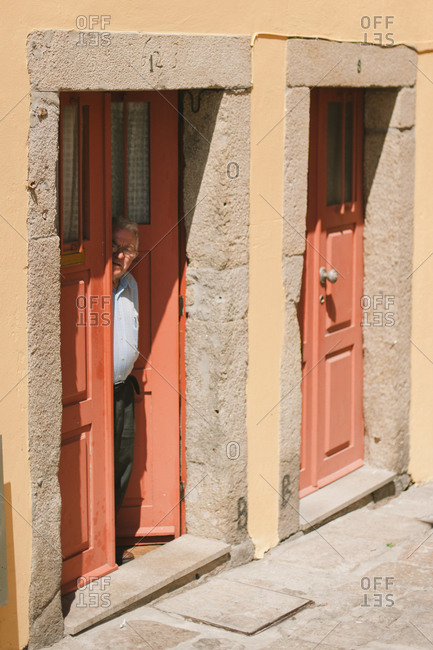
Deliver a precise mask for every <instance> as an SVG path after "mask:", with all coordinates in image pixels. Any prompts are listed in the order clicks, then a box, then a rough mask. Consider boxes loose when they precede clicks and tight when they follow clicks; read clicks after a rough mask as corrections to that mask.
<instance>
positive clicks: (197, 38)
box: [27, 30, 251, 91]
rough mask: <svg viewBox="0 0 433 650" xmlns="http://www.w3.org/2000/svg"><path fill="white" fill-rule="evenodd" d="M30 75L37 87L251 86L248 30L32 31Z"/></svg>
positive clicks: (81, 88)
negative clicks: (229, 32) (241, 32)
mask: <svg viewBox="0 0 433 650" xmlns="http://www.w3.org/2000/svg"><path fill="white" fill-rule="evenodd" d="M27 47H28V67H29V74H30V80H31V83H32V84H35V85H36V88H37V89H38V90H51V91H61V90H74V91H80V90H105V91H110V90H122V91H129V90H155V89H158V90H170V89H177V88H233V89H238V88H249V87H250V86H251V47H250V40H249V37H248V36H224V35H220V34H209V35H206V34H143V33H136V32H98V31H78V30H77V31H63V30H46V31H35V32H32V33H31V34H30V35H29V36H28V41H27Z"/></svg>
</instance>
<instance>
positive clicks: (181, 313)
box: [179, 296, 183, 316]
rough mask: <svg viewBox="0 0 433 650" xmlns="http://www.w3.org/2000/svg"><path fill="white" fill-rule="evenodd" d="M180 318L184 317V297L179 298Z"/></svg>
mask: <svg viewBox="0 0 433 650" xmlns="http://www.w3.org/2000/svg"><path fill="white" fill-rule="evenodd" d="M179 316H183V296H179Z"/></svg>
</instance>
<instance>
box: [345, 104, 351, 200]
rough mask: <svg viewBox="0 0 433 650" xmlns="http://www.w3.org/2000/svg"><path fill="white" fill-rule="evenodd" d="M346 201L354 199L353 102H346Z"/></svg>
mask: <svg viewBox="0 0 433 650" xmlns="http://www.w3.org/2000/svg"><path fill="white" fill-rule="evenodd" d="M345 109H346V116H345V138H344V202H345V203H347V202H349V201H352V167H353V159H352V152H353V102H346V104H345Z"/></svg>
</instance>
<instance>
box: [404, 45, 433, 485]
mask: <svg viewBox="0 0 433 650" xmlns="http://www.w3.org/2000/svg"><path fill="white" fill-rule="evenodd" d="M418 68H419V72H418V75H417V105H416V134H417V138H416V158H415V168H416V176H415V237H414V254H413V269H414V271H413V275H412V291H413V304H412V310H413V311H412V358H411V363H412V368H411V410H410V464H409V471H410V473H411V475H412V478H413V479H414V480H415V481H417V482H418V481H419V482H422V481H431V480H433V399H432V397H431V394H430V390H431V387H432V386H433V330H432V324H433V300H432V288H431V285H432V278H433V220H432V213H433V198H432V194H431V191H430V188H431V185H432V151H433V128H432V111H433V53H432V52H430V53H428V52H426V53H424V54H420V56H419V57H418ZM421 134H422V135H421Z"/></svg>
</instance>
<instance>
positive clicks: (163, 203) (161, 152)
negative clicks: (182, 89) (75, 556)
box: [111, 91, 180, 543]
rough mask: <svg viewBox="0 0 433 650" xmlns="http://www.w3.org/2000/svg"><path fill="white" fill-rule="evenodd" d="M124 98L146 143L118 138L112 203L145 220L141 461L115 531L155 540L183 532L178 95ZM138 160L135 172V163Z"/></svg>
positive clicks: (137, 270) (140, 274)
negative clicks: (117, 190) (135, 146)
mask: <svg viewBox="0 0 433 650" xmlns="http://www.w3.org/2000/svg"><path fill="white" fill-rule="evenodd" d="M119 101H122V102H123V109H120V108H119V107H118V106H116V107H115V108H114V110H112V113H111V114H112V115H113V114H115V115H116V118H115V119H116V123H119V117H118V116H119V114H120V113H122V114H123V116H127V118H126V121H127V123H126V124H125V123H123V127H124V133H126V134H128V133H133V132H134V133H136V137H137V138H138V139H139V141H140V143H141V148H140V151H141V154H140V156H138V154H137V152H135V151H133V150H132V148H131V147H129V146H128V135H126V139H124V141H123V145H122V144H121V143H120V139H119V137H117V147H118V149H119V151H123V152H125V151H126V152H127V153H126V163H124V165H125V167H126V169H125V168H124V174H123V179H124V180H123V190H122V191H123V196H124V200H123V201H121V200H119V197H118V196H117V195H116V196H115V197H114V198H113V204H117V205H120V206H121V209H122V212H123V214H124V215H125V216H127V218H129V219H131V220H133V221H135V222H136V223H137V224H138V228H139V234H140V255H139V257H138V258H137V259H136V260H135V262H134V264H133V267H132V274H133V275H134V277H135V279H136V280H137V283H138V288H139V322H140V329H139V351H140V356H139V357H138V359H137V361H136V364H135V368H134V375H135V377H136V378H137V380H138V382H139V385H140V395H139V396H138V397H137V398H136V440H135V450H134V466H133V470H132V475H131V480H130V483H129V486H128V490H127V493H126V496H125V500H124V503H123V506H122V508H121V510H120V512H119V515H118V518H117V525H116V535H117V537H118V538H121V539H123V540H129V541H131V542H133V543H152V541H154V540H155V537H158V538H161V539H162V540H164V539H170V538H173V537H177V536H178V535H180V504H179V501H180V486H179V483H180V479H179V474H180V445H179V306H178V305H179V234H178V230H179V229H178V152H177V142H178V133H177V129H178V124H177V122H178V115H177V112H176V110H175V107H176V106H177V93H176V92H174V91H172V92H165V93H163V94H162V93H145V92H143V93H126V94H125V95H124V96H122V97H117V96H114V97H113V103H114V104H116V103H117V102H119ZM141 106H143V108H141ZM144 107H145V108H144ZM129 118H130V119H131V125H130V124H129V122H128V120H129ZM128 152H129V153H128ZM143 152H144V155H143ZM146 152H147V153H146ZM146 156H147V157H148V160H147V158H146ZM134 161H135V162H134ZM137 163H138V167H137V173H136V174H133V173H132V172H131V171H130V167H131V165H133V164H137ZM118 166H119V163H117V162H115V163H114V165H113V167H118ZM142 180H143V182H142ZM131 185H132V188H134V187H135V188H136V190H134V191H133V189H131ZM146 188H150V189H149V190H146ZM136 203H139V204H140V205H141V203H143V204H144V205H149V210H147V209H143V210H141V209H138V208H137V207H136ZM119 209H120V208H119Z"/></svg>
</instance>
